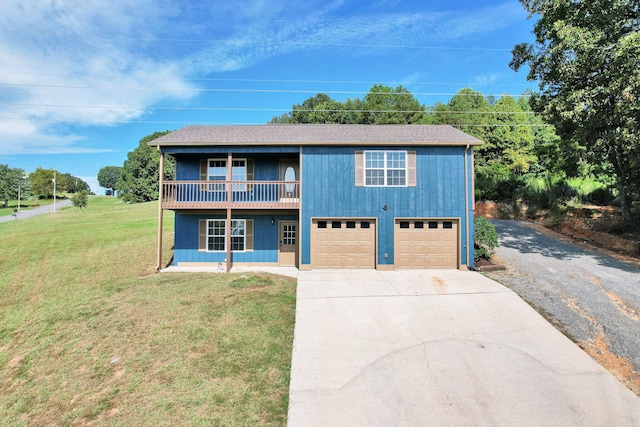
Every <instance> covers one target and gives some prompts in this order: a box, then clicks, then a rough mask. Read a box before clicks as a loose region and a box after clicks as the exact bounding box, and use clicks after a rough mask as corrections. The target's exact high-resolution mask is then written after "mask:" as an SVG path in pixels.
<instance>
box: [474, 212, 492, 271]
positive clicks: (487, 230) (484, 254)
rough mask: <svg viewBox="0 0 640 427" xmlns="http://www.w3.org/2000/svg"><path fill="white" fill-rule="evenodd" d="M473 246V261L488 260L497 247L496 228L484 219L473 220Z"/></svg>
mask: <svg viewBox="0 0 640 427" xmlns="http://www.w3.org/2000/svg"><path fill="white" fill-rule="evenodd" d="M473 226H474V237H473V246H474V249H475V256H474V259H475V260H476V261H478V260H480V259H482V258H489V257H490V256H491V254H493V251H494V249H495V248H497V247H498V233H496V228H495V227H494V226H493V224H491V223H490V222H489V221H488V220H487V219H486V218H484V217H479V218H474V220H473Z"/></svg>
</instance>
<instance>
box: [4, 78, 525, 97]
mask: <svg viewBox="0 0 640 427" xmlns="http://www.w3.org/2000/svg"><path fill="white" fill-rule="evenodd" d="M0 86H12V87H16V86H17V87H39V88H49V89H88V90H110V91H114V90H135V91H145V90H147V91H165V92H216V93H271V94H272V93H292V94H296V93H315V94H321V93H322V94H331V95H394V96H402V95H404V96H411V95H422V96H455V95H458V96H481V97H485V95H483V94H478V93H447V92H370V91H367V92H364V91H348V90H330V91H322V90H310V89H303V90H298V89H227V88H161V87H108V86H105V87H97V86H72V85H45V84H35V83H5V82H0ZM504 95H507V96H511V97H513V98H518V97H529V96H530V95H527V94H521V95H513V94H504Z"/></svg>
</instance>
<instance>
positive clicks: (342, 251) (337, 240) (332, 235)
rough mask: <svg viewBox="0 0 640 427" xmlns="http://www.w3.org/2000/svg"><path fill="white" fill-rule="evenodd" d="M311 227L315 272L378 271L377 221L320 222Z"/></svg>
mask: <svg viewBox="0 0 640 427" xmlns="http://www.w3.org/2000/svg"><path fill="white" fill-rule="evenodd" d="M324 226H326V228H325V227H324ZM311 227H312V237H311V246H312V250H311V265H312V267H313V268H375V241H376V238H375V236H376V233H375V222H374V221H372V220H361V219H351V218H350V219H342V220H339V219H326V220H325V219H317V220H313V221H312V223H311Z"/></svg>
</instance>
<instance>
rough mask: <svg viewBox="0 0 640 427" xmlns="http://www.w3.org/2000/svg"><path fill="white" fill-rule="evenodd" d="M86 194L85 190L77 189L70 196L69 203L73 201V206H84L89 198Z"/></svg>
mask: <svg viewBox="0 0 640 427" xmlns="http://www.w3.org/2000/svg"><path fill="white" fill-rule="evenodd" d="M88 194H89V193H88V192H87V191H86V190H82V191H78V192H77V193H75V194H74V195H73V196H71V203H73V206H75V207H76V208H80V209H82V208H84V207H86V206H87V203H88V199H89V197H88Z"/></svg>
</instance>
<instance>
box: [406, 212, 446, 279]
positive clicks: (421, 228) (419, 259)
mask: <svg viewBox="0 0 640 427" xmlns="http://www.w3.org/2000/svg"><path fill="white" fill-rule="evenodd" d="M457 225H458V222H457V221H456V220H422V219H411V220H396V223H395V227H394V230H395V236H394V238H395V265H396V267H397V268H457V267H458V228H457Z"/></svg>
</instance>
